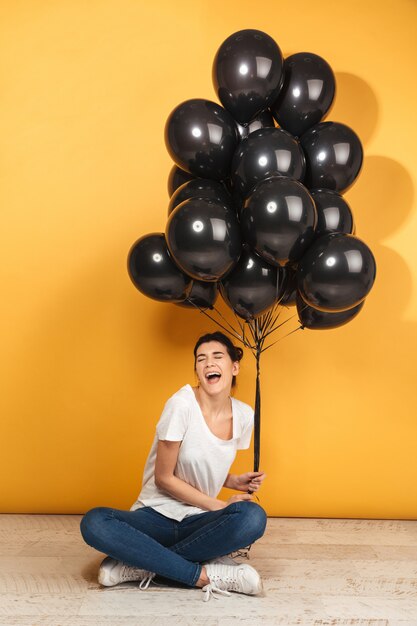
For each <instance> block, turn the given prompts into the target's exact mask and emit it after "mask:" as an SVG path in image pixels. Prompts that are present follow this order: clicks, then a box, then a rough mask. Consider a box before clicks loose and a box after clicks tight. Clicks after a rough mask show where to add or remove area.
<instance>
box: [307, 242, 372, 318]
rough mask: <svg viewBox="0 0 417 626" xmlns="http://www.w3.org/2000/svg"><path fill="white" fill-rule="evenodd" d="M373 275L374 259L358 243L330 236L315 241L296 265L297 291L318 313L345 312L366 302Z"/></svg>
mask: <svg viewBox="0 0 417 626" xmlns="http://www.w3.org/2000/svg"><path fill="white" fill-rule="evenodd" d="M375 275H376V264H375V259H374V256H373V254H372V252H371V250H370V249H369V248H368V246H367V245H366V244H365V243H364V242H363V241H362V240H361V239H358V238H357V237H355V236H354V235H346V234H344V233H330V234H329V235H323V236H322V237H320V238H319V239H317V241H315V242H314V243H313V244H312V245H311V246H310V247H309V248H308V250H307V252H306V253H305V254H304V256H303V257H302V259H301V261H300V262H299V264H298V268H297V284H298V291H299V293H300V295H301V296H302V298H303V300H304V301H305V302H306V304H309V305H310V306H312V307H314V308H316V309H319V310H320V311H328V312H330V313H332V312H335V311H344V310H346V309H351V308H352V307H354V306H356V305H358V304H359V303H360V302H362V300H364V299H365V297H366V296H367V295H368V293H369V291H370V290H371V288H372V285H373V284H374V281H375Z"/></svg>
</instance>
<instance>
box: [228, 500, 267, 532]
mask: <svg viewBox="0 0 417 626" xmlns="http://www.w3.org/2000/svg"><path fill="white" fill-rule="evenodd" d="M235 504H236V506H237V510H238V511H239V513H240V515H241V516H242V526H243V528H244V529H245V532H246V533H247V534H248V535H249V536H251V537H254V539H252V541H255V539H259V537H262V535H263V534H264V532H265V529H266V523H267V519H268V517H267V514H266V512H265V511H264V509H263V508H262V507H261V506H260V505H259V504H256V502H248V501H246V500H240V501H239V502H236V503H235Z"/></svg>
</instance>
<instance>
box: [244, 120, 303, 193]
mask: <svg viewBox="0 0 417 626" xmlns="http://www.w3.org/2000/svg"><path fill="white" fill-rule="evenodd" d="M274 174H279V175H281V176H287V177H289V178H295V179H297V180H303V178H304V174H305V158H304V154H303V151H302V150H301V147H300V143H299V141H298V140H297V139H296V138H295V137H293V136H292V135H290V134H289V133H287V131H285V130H282V129H281V128H261V129H260V130H256V131H255V132H253V133H251V134H250V135H249V136H248V137H247V138H246V139H242V141H241V142H240V144H239V146H238V148H237V150H236V152H235V154H234V155H233V161H232V181H233V187H234V192H235V193H236V194H238V195H239V196H241V197H242V198H244V197H245V196H247V195H248V193H249V192H250V191H251V189H252V188H253V187H254V186H255V185H256V183H259V182H260V181H261V180H264V179H265V178H267V177H269V176H273V175H274Z"/></svg>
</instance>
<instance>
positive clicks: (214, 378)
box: [206, 372, 221, 385]
mask: <svg viewBox="0 0 417 626" xmlns="http://www.w3.org/2000/svg"><path fill="white" fill-rule="evenodd" d="M220 378H221V374H219V372H209V373H208V374H206V381H207V382H208V384H209V385H215V384H216V383H217V382H218V381H219V380H220Z"/></svg>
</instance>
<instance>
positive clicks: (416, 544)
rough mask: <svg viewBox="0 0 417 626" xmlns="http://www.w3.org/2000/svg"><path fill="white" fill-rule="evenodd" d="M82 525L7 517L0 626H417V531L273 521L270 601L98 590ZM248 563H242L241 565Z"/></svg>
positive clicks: (260, 547)
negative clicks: (83, 536)
mask: <svg viewBox="0 0 417 626" xmlns="http://www.w3.org/2000/svg"><path fill="white" fill-rule="evenodd" d="M80 520H81V515H8V514H7V515H0V550H1V552H0V626H6V625H7V626H13V625H19V626H23V625H25V626H29V625H30V626H38V625H39V626H40V625H42V626H61V625H62V626H64V625H65V626H84V625H85V626H87V625H88V626H101V625H104V624H105V625H106V626H136V625H141V626H142V625H144V626H150V625H151V624H152V626H160V625H164V626H165V624H166V625H181V626H187V625H191V624H192V626H200V625H203V624H204V626H215V625H216V626H217V625H219V626H230V625H232V624H246V625H247V626H269V625H271V626H272V625H274V626H275V625H278V624H280V625H283V626H292V625H293V624H294V625H295V624H297V625H302V624H308V625H313V624H314V625H320V626H324V625H339V624H340V625H361V626H362V625H365V624H366V625H367V626H369V625H372V626H411V625H413V626H417V521H396V520H355V519H303V518H269V519H268V525H267V529H266V532H265V534H264V536H263V537H262V538H261V539H260V540H258V541H257V542H256V543H255V544H253V545H252V548H251V550H250V559H249V561H247V560H245V559H243V562H247V563H249V564H251V565H253V566H254V567H255V568H256V569H257V570H258V571H259V573H260V574H261V576H262V579H263V582H264V590H265V591H264V595H263V596H246V595H243V594H238V593H232V595H231V596H230V597H223V596H222V597H220V598H219V599H217V600H215V599H214V598H211V599H210V601H209V602H203V593H202V591H201V590H200V589H197V588H195V589H187V588H176V587H156V586H152V584H151V586H150V587H149V588H148V589H147V590H144V591H141V590H140V589H138V583H134V582H130V583H124V584H122V585H118V586H116V587H112V588H103V587H101V586H100V585H98V583H97V570H98V567H99V564H100V562H101V560H102V559H103V556H104V555H103V554H102V553H100V552H97V551H95V550H94V549H93V548H91V547H89V546H87V545H86V544H85V543H84V541H83V539H82V537H81V534H80V531H79V523H80ZM240 560H242V559H240Z"/></svg>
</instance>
